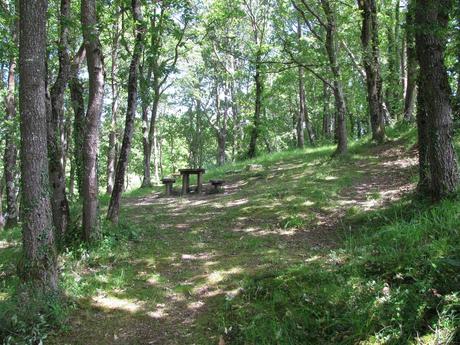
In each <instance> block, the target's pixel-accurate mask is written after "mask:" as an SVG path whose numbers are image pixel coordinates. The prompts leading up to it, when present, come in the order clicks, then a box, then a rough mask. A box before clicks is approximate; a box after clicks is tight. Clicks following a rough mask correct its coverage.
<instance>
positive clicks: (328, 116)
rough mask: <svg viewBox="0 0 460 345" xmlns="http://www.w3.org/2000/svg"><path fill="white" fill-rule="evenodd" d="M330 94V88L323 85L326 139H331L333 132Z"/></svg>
mask: <svg viewBox="0 0 460 345" xmlns="http://www.w3.org/2000/svg"><path fill="white" fill-rule="evenodd" d="M329 99H330V92H329V86H328V85H327V84H326V83H323V135H324V137H325V138H328V139H329V138H330V137H331V132H332V128H333V126H332V117H331V114H330V110H329Z"/></svg>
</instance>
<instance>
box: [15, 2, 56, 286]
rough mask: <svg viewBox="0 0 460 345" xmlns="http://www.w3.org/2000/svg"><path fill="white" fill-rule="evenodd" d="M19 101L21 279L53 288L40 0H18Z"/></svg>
mask: <svg viewBox="0 0 460 345" xmlns="http://www.w3.org/2000/svg"><path fill="white" fill-rule="evenodd" d="M19 4H20V5H19V17H20V18H27V20H21V21H20V24H19V28H20V35H19V71H20V74H19V79H20V84H19V106H20V113H21V173H22V189H21V192H22V203H21V208H22V209H21V214H22V220H23V222H22V238H23V257H22V260H21V261H20V264H19V273H20V277H21V279H22V281H23V282H24V283H27V284H28V285H29V286H30V285H31V289H32V290H33V292H36V291H37V290H38V291H44V292H52V291H56V290H57V289H58V275H57V261H56V249H55V245H54V231H53V216H52V213H51V202H50V196H49V176H48V148H47V132H46V127H47V126H46V100H45V84H46V81H45V77H46V68H45V56H46V55H45V53H46V18H47V7H48V2H47V1H46V0H36V1H29V0H20V1H19Z"/></svg>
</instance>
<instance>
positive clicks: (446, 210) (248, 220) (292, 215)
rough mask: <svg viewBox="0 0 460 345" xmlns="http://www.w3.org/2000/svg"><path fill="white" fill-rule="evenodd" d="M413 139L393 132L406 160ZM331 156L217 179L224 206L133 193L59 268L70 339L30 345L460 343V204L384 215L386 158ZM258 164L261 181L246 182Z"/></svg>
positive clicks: (10, 237) (11, 268)
mask: <svg viewBox="0 0 460 345" xmlns="http://www.w3.org/2000/svg"><path fill="white" fill-rule="evenodd" d="M413 133H414V132H413V131H411V130H410V128H408V127H407V128H406V127H401V128H398V129H396V130H394V131H393V130H390V132H389V135H390V137H392V138H394V139H396V138H399V137H402V138H403V140H404V145H405V146H406V148H408V149H409V148H411V147H412V146H413V140H414V134H413ZM390 146H391V145H390ZM333 150H334V147H332V146H326V147H318V148H310V149H305V150H294V151H288V152H281V153H276V154H273V155H265V156H261V157H258V158H257V159H254V160H252V161H250V162H241V163H237V164H229V165H226V166H224V167H221V168H215V169H211V170H210V171H207V172H206V175H205V177H206V181H207V180H208V179H212V178H222V177H223V178H224V179H225V180H226V186H227V192H226V193H225V194H217V195H207V196H205V197H196V196H191V197H184V198H182V197H174V198H158V195H159V193H161V192H162V188H160V187H154V188H151V189H141V190H134V191H131V192H130V193H128V194H127V195H126V196H125V197H124V201H123V202H124V206H123V207H122V212H121V215H120V224H119V225H118V226H117V227H114V226H112V225H111V224H108V223H104V222H103V223H102V224H103V226H102V229H103V238H102V240H101V241H100V242H99V243H98V244H97V245H96V246H93V247H86V246H82V245H79V244H78V243H76V244H75V245H73V246H72V247H70V248H68V249H67V250H66V251H65V252H64V253H63V254H62V255H61V257H60V271H61V288H62V291H63V293H64V296H65V299H66V305H67V306H68V308H70V310H68V309H65V310H61V309H59V308H56V307H54V306H53V304H52V305H51V307H52V308H55V310H54V314H53V317H52V318H51V319H54V320H61V319H62V317H67V320H66V321H65V322H62V323H63V324H64V325H66V326H65V327H63V328H55V324H51V323H46V322H45V324H43V325H41V324H40V321H39V320H38V322H36V323H37V324H38V329H37V330H36V331H35V334H34V336H35V337H37V336H38V337H45V336H46V335H48V338H47V340H46V342H45V343H47V344H59V345H64V344H98V345H99V344H101V345H103V344H139V343H148V342H149V341H155V342H156V343H161V344H177V343H178V342H179V341H180V343H181V344H203V345H205V344H217V342H218V340H219V338H220V336H221V335H223V336H224V338H225V339H226V342H227V343H228V344H306V343H308V344H356V343H360V342H361V344H384V343H385V344H387V343H394V344H404V343H408V344H409V343H411V342H412V343H417V342H419V343H427V344H428V343H433V344H434V343H435V342H434V341H435V339H436V337H439V338H440V339H444V340H445V339H447V338H448V337H454V336H456V335H455V331H456V329H457V328H458V315H459V314H458V312H459V295H458V290H459V288H458V286H460V284H459V279H458V278H459V276H460V274H459V273H460V272H459V270H458V260H459V258H460V253H459V248H460V245H459V236H458V230H457V229H460V226H459V225H460V224H459V223H460V220H459V219H458V214H460V212H459V211H460V210H459V206H458V205H459V202H458V201H455V200H451V201H445V202H444V203H442V204H440V205H438V206H436V207H432V206H431V205H427V204H423V203H420V202H418V201H416V200H413V199H411V198H408V197H407V198H404V199H402V200H400V201H398V202H395V203H393V204H392V205H391V206H390V207H381V206H379V205H380V203H381V202H384V198H383V197H382V193H381V191H382V190H381V188H380V187H379V186H378V185H371V184H370V182H371V181H370V180H369V175H370V173H372V174H374V175H376V176H380V172H379V169H381V168H382V165H381V157H380V155H379V152H378V150H376V147H375V146H373V145H372V144H369V143H366V142H365V141H358V142H354V143H352V145H351V150H350V153H349V154H348V155H347V156H346V157H343V158H340V159H334V160H331V159H330V155H331V154H332V152H333ZM249 163H253V164H261V165H262V166H263V169H262V170H261V171H246V170H245V166H246V165H247V164H249ZM399 170H401V171H405V170H404V169H403V168H401V169H399V168H398V171H399ZM413 172H414V171H413V169H412V170H411V169H408V170H407V171H405V173H407V174H408V175H407V176H406V177H405V178H407V179H408V180H410V179H411V177H410V174H413ZM384 173H385V172H384ZM382 175H384V174H382ZM379 178H380V177H379ZM383 178H384V177H382V179H383ZM382 181H383V180H382ZM390 182H391V181H390ZM101 204H102V206H103V209H102V213H103V212H104V209H105V207H106V205H107V200H106V199H104V198H102V202H101ZM19 239H20V231H19V230H18V229H16V230H14V231H12V232H2V233H0V244H1V245H2V246H3V247H2V250H0V272H1V274H2V275H5V277H2V281H1V283H0V314H2V313H3V315H4V318H5V317H8V315H7V314H6V313H7V312H11V305H12V304H13V303H14V291H15V288H16V286H17V284H18V282H17V278H16V277H15V265H14V262H15V260H16V259H17V257H18V255H19ZM3 278H5V279H3ZM8 306H9V307H8ZM2 311H3V312H2ZM13 312H14V313H15V314H14V315H16V314H17V317H16V318H21V317H22V316H21V315H20V314H19V312H15V311H13ZM37 314H39V315H40V314H43V313H41V312H38V313H37ZM5 315H7V316H5ZM10 318H11V317H10ZM42 319H43V318H42ZM32 321H33V320H32ZM32 321H30V322H32ZM34 322H35V321H33V322H32V323H34ZM5 325H6V324H2V326H0V328H1V329H2V331H1V333H0V334H2V335H3V336H4V337H5V335H8V336H10V337H12V339H14V341H13V342H11V343H16V344H21V343H24V344H25V343H27V342H28V341H29V340H30V332H29V333H27V330H26V329H25V328H26V327H25V326H24V327H22V330H21V327H19V332H18V327H17V325H16V326H14V325H12V324H11V323H8V325H7V326H5ZM53 327H54V328H53ZM13 332H16V333H13ZM28 334H29V335H28ZM444 340H443V341H444Z"/></svg>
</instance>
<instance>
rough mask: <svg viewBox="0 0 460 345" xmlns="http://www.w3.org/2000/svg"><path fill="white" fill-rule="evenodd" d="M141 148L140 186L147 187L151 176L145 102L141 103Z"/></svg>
mask: <svg viewBox="0 0 460 345" xmlns="http://www.w3.org/2000/svg"><path fill="white" fill-rule="evenodd" d="M142 149H143V153H144V162H143V163H144V170H143V172H144V176H143V179H142V185H141V188H148V187H151V185H152V178H151V177H150V159H151V155H150V154H149V108H148V107H147V104H146V103H145V102H143V104H142Z"/></svg>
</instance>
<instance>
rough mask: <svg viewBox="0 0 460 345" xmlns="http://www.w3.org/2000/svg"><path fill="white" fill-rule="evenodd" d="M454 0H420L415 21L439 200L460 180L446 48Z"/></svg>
mask: <svg viewBox="0 0 460 345" xmlns="http://www.w3.org/2000/svg"><path fill="white" fill-rule="evenodd" d="M451 5H452V2H451V1H450V0H441V1H437V2H432V1H430V0H417V2H416V13H415V22H416V26H417V31H416V48H417V57H418V61H419V64H420V76H421V86H420V89H419V93H421V94H422V97H423V101H424V104H425V106H426V112H427V124H428V137H429V149H428V156H429V162H430V173H431V194H432V197H433V199H434V200H439V199H441V198H443V197H446V196H448V195H450V194H452V193H454V192H455V191H456V189H457V186H458V182H459V171H458V166H457V157H456V153H455V150H454V147H453V142H452V136H453V123H452V107H451V104H450V97H451V90H450V86H449V81H448V76H447V70H446V67H445V65H444V52H445V46H446V43H447V40H446V34H445V33H446V31H447V25H448V22H449V11H450V8H451Z"/></svg>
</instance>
